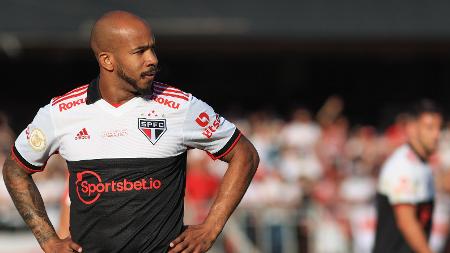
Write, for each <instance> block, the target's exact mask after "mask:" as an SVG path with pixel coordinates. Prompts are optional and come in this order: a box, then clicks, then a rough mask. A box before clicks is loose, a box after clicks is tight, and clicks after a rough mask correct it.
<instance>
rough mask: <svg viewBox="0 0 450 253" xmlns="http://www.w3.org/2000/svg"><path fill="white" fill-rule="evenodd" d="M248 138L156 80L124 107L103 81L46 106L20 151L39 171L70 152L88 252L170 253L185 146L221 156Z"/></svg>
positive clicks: (76, 208)
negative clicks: (104, 95) (105, 93)
mask: <svg viewBox="0 0 450 253" xmlns="http://www.w3.org/2000/svg"><path fill="white" fill-rule="evenodd" d="M240 136H241V134H240V132H239V130H238V129H236V127H235V125H234V124H232V123H230V122H229V121H227V120H225V119H224V118H223V117H221V116H220V115H219V114H217V113H216V112H215V111H214V110H213V109H212V108H211V107H210V106H209V105H207V104H206V103H204V102H202V101H201V100H198V99H197V98H195V97H194V96H192V95H191V94H189V93H185V92H183V91H181V90H179V89H176V88H174V87H170V86H168V85H165V84H162V83H157V82H154V83H153V84H152V90H151V94H149V95H146V96H138V97H134V98H133V99H131V100H129V101H128V102H126V103H125V104H123V105H120V106H118V107H116V106H113V105H111V104H109V103H108V102H106V101H105V100H103V99H101V97H100V94H99V90H98V81H97V80H95V81H93V82H92V83H90V84H88V85H84V86H81V87H79V88H76V89H74V90H72V91H70V92H68V93H67V94H65V95H63V96H60V97H56V98H54V99H52V100H51V103H50V104H49V105H47V106H45V107H43V108H41V109H40V110H39V112H38V113H37V115H36V117H35V118H34V120H33V122H32V123H31V124H30V125H29V126H28V127H27V128H26V129H25V130H24V131H23V132H22V133H21V134H20V135H19V137H18V139H17V140H16V142H15V145H14V147H13V152H12V153H13V158H14V159H16V160H17V161H18V162H19V163H20V164H21V165H22V166H23V167H24V169H25V170H26V171H28V172H30V173H34V172H38V171H42V169H43V168H44V165H45V163H46V161H47V159H48V158H49V156H50V155H52V154H54V153H56V152H59V154H60V155H61V156H62V157H63V158H64V159H66V161H67V164H68V168H69V175H70V176H69V196H70V200H71V226H70V230H71V235H72V238H73V239H74V241H76V242H78V243H80V244H81V245H83V249H84V250H85V251H86V252H166V250H167V245H169V243H170V241H171V240H173V239H175V238H176V236H178V235H179V234H180V233H181V231H182V227H183V197H184V188H185V174H186V173H185V168H186V151H187V150H188V149H190V148H198V149H202V150H205V151H207V152H208V153H209V154H210V155H211V156H212V157H213V158H214V159H217V158H221V157H223V156H225V155H227V154H228V152H230V151H231V149H232V148H233V147H234V146H235V144H236V143H237V142H238V140H239V138H240ZM111 224H115V225H114V226H111ZM111 238H114V240H111Z"/></svg>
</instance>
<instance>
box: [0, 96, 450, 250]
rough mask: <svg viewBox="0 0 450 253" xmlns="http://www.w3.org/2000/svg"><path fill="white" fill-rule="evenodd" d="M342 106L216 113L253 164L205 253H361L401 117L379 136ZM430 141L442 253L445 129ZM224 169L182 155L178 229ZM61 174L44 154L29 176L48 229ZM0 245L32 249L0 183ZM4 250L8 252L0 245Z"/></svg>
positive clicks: (201, 209) (209, 196) (402, 137)
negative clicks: (255, 157)
mask: <svg viewBox="0 0 450 253" xmlns="http://www.w3.org/2000/svg"><path fill="white" fill-rule="evenodd" d="M344 102H345V101H343V100H342V98H341V97H339V96H331V97H329V98H328V99H327V100H326V101H325V103H324V104H323V105H322V106H321V108H320V109H319V110H318V111H317V112H312V111H310V110H308V109H307V108H302V107H298V108H294V109H293V110H292V113H291V114H290V115H289V116H288V117H281V116H280V115H277V114H276V113H274V112H273V111H268V110H265V111H255V112H253V113H250V114H248V115H245V117H241V116H239V113H236V112H233V111H229V112H227V113H225V114H226V115H225V116H226V117H227V118H229V119H230V120H231V121H233V122H236V124H237V125H238V127H239V128H240V129H241V131H242V132H243V133H244V134H245V135H246V136H248V137H249V139H251V140H252V142H253V143H254V145H255V146H256V148H257V150H258V152H259V154H260V157H261V163H260V166H259V168H258V171H257V174H256V176H255V178H254V180H253V182H252V183H251V185H250V188H249V190H248V192H247V193H246V195H245V196H244V198H243V200H242V202H241V204H240V206H239V207H238V209H237V211H236V213H235V214H234V215H233V217H232V218H231V219H230V221H229V223H228V224H227V226H226V228H225V229H224V232H223V233H222V235H221V237H220V238H219V239H218V242H217V243H216V244H215V246H214V248H213V249H212V250H211V252H218V253H235V252H272V253H288V252H311V253H341V252H342V253H345V252H355V253H365V252H371V249H372V245H373V242H374V235H375V226H376V209H375V206H374V196H375V191H376V184H377V176H378V172H379V169H380V166H381V165H382V164H383V162H384V160H385V159H386V157H387V156H388V155H389V154H390V153H391V152H392V151H393V150H394V149H395V148H396V147H399V146H400V145H402V144H404V143H405V141H406V134H405V124H406V116H405V115H404V114H402V113H399V114H398V115H397V116H396V117H395V120H394V121H393V122H392V123H391V124H390V125H389V126H388V127H387V128H386V129H383V130H382V129H377V128H375V127H374V126H371V125H354V124H350V123H349V121H348V119H347V117H346V115H345V114H343V112H344V107H345V103H344ZM0 115H1V117H0V119H1V121H0V147H1V153H0V158H1V161H0V164H3V160H4V159H5V157H6V156H7V155H8V153H9V149H10V147H11V144H12V142H13V140H14V139H15V136H16V134H15V133H14V131H13V130H12V129H11V128H10V127H9V125H8V118H6V116H5V115H4V114H0ZM440 143H441V144H440V146H439V151H438V152H437V153H436V154H435V155H434V156H433V158H432V159H431V161H432V162H431V164H432V167H433V170H434V175H435V181H436V186H437V192H438V195H437V204H436V209H435V212H434V218H433V219H434V222H433V230H432V236H431V239H430V243H431V245H432V248H433V249H434V250H435V252H446V251H445V250H446V248H447V247H448V246H447V245H448V229H449V215H450V210H449V207H450V199H449V195H448V193H446V191H448V189H446V188H449V186H448V185H449V183H448V182H447V183H446V182H445V181H446V180H447V178H448V176H447V170H448V169H449V168H450V159H449V157H450V124H447V125H446V126H445V127H444V129H443V133H442V138H441V142H440ZM225 170H226V164H225V163H223V162H221V161H214V160H212V159H211V158H210V157H209V156H208V155H207V153H205V152H203V151H200V150H191V151H189V153H188V168H187V186H186V197H185V198H186V204H185V213H186V217H185V222H186V223H187V224H196V223H200V222H202V221H203V219H204V218H205V217H206V215H207V212H208V210H209V206H210V205H211V201H212V200H213V198H214V196H215V194H216V192H217V190H218V186H219V183H220V180H221V177H222V175H223V173H224V172H225ZM66 173H67V171H66V164H65V161H64V160H63V159H62V158H60V157H59V156H57V155H54V156H52V158H51V159H50V160H49V162H48V164H47V167H46V169H45V172H43V173H37V174H35V175H34V176H33V177H34V179H35V180H36V182H37V185H38V188H39V189H40V191H41V193H42V196H43V198H44V201H45V203H46V206H47V211H48V212H49V216H50V218H51V220H52V221H53V223H54V224H55V226H57V227H58V226H59V225H60V209H61V207H62V206H64V205H67V202H66V200H65V194H66V191H65V189H66V176H67V175H66ZM2 235H3V239H2ZM0 241H2V242H1V243H2V246H3V247H6V252H30V253H31V252H39V249H38V245H37V243H36V242H35V240H34V238H33V237H32V235H31V233H30V232H29V231H28V230H27V229H26V227H25V224H24V223H23V221H22V219H21V218H20V216H19V214H18V213H17V211H16V210H15V208H14V206H13V204H12V202H11V200H10V197H9V195H8V193H7V191H6V188H5V186H4V184H3V180H0ZM17 242H20V243H21V245H22V246H21V247H22V248H23V249H22V251H20V250H21V247H18V246H17ZM8 244H10V245H11V246H9V250H10V251H8V246H5V245H8ZM14 247H15V248H14ZM1 252H4V251H3V250H2V251H1Z"/></svg>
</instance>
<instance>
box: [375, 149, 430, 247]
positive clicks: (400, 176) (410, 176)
mask: <svg viewBox="0 0 450 253" xmlns="http://www.w3.org/2000/svg"><path fill="white" fill-rule="evenodd" d="M434 195H435V191H434V184H433V175H432V171H431V168H430V166H429V164H428V162H427V161H425V160H422V159H421V158H420V156H419V155H418V154H417V153H416V152H415V151H414V150H413V149H412V147H411V146H410V145H408V144H405V145H403V146H401V147H399V148H398V149H397V150H396V151H395V152H394V153H393V154H392V155H391V157H389V159H388V160H387V161H386V163H385V164H384V166H383V168H382V169H381V173H380V177H379V179H378V193H377V217H378V218H377V231H376V236H375V247H374V251H373V252H374V253H381V252H383V253H391V252H392V253H394V252H395V253H406V252H408V253H409V252H413V251H412V249H411V247H410V246H409V244H408V243H407V242H406V241H405V239H404V238H403V234H402V233H401V232H400V230H399V229H398V227H397V222H396V218H395V214H394V208H393V206H394V205H398V204H410V205H414V206H415V207H416V218H417V220H418V221H419V222H420V224H421V226H422V228H423V231H424V232H425V234H426V235H427V237H429V236H430V233H431V225H432V224H431V223H432V213H433V207H434Z"/></svg>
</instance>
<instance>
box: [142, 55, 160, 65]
mask: <svg viewBox="0 0 450 253" xmlns="http://www.w3.org/2000/svg"><path fill="white" fill-rule="evenodd" d="M157 64H158V58H157V57H156V55H155V53H153V52H151V51H149V52H147V53H146V55H145V66H147V67H148V66H152V65H157Z"/></svg>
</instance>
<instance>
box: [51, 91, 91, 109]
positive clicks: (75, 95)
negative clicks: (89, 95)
mask: <svg viewBox="0 0 450 253" xmlns="http://www.w3.org/2000/svg"><path fill="white" fill-rule="evenodd" d="M86 92H87V89H86V90H84V91H82V92H80V93H76V94H73V95H70V96H66V97H62V98H60V99H58V100H57V101H54V102H53V103H52V106H53V105H56V104H57V103H59V102H62V101H64V100H67V99H70V98H73V97H78V96H81V95H83V94H85V93H86Z"/></svg>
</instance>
